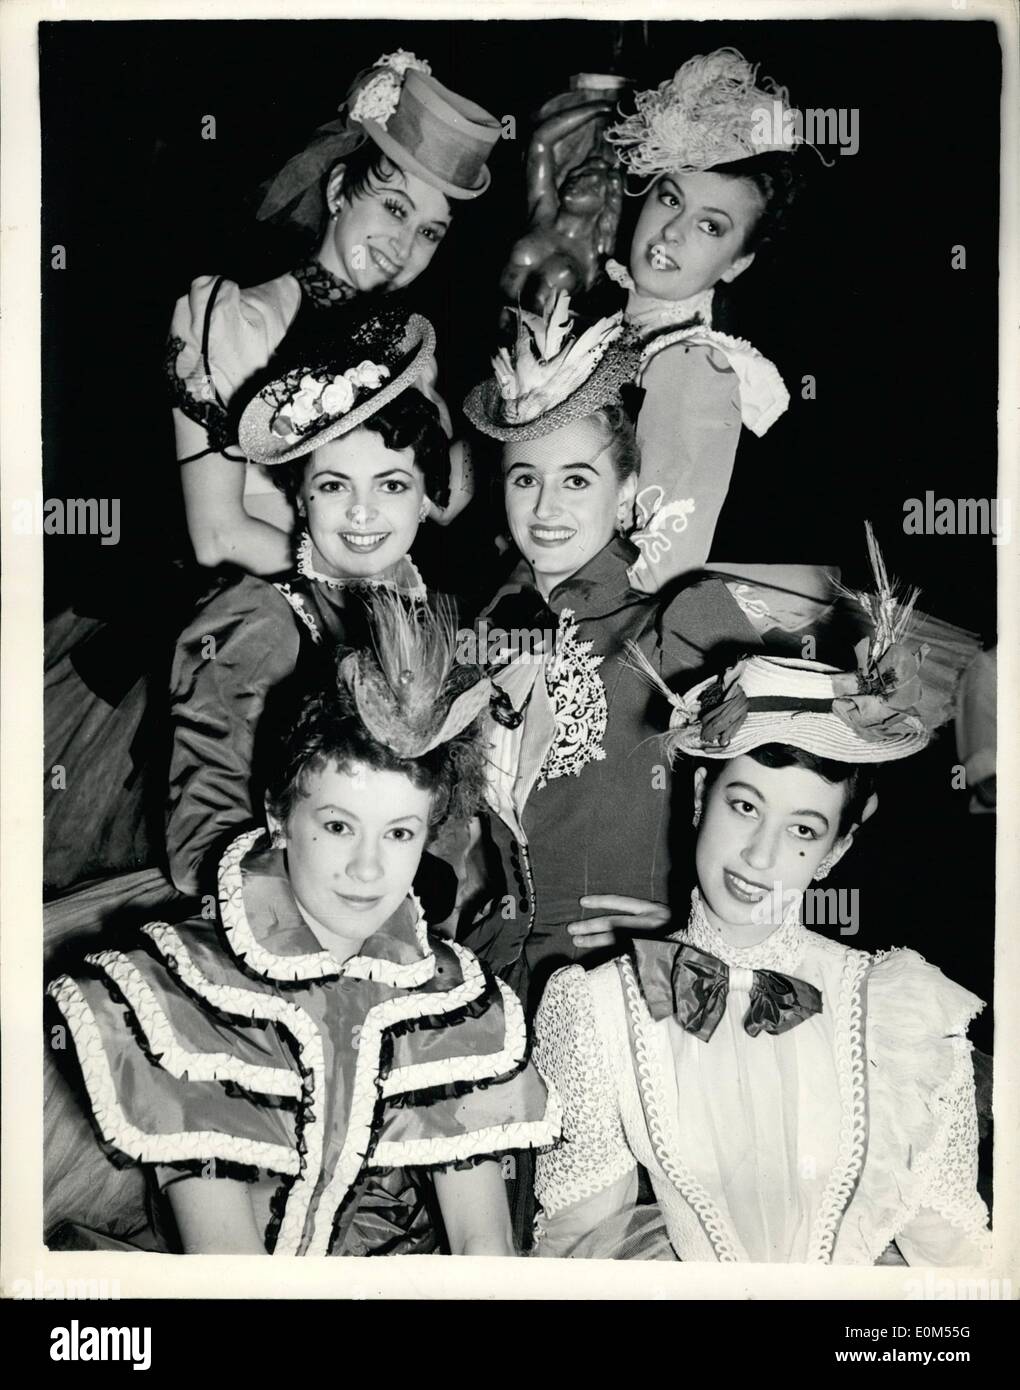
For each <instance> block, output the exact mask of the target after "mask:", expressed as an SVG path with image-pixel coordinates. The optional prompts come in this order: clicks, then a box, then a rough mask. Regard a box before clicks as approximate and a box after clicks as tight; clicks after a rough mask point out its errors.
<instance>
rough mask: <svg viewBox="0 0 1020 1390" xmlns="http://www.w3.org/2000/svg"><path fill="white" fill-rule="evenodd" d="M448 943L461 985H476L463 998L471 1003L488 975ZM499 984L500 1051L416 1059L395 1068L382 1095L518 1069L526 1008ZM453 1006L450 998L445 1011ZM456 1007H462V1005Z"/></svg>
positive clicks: (524, 1042)
mask: <svg viewBox="0 0 1020 1390" xmlns="http://www.w3.org/2000/svg"><path fill="white" fill-rule="evenodd" d="M449 944H450V948H451V950H453V951H455V952H456V953H457V956H458V958H459V959H460V962H461V969H462V971H463V972H464V985H462V986H460V988H465V987H466V986H467V984H468V983H469V981H470V983H471V985H472V986H474V992H473V993H471V994H470V995H468V996H467V997H466V999H465V1000H464V1001H463V1002H468V1000H469V999H475V998H477V997H478V995H479V994H480V993H481V991H482V989H483V988H484V985H485V976H484V974H483V972H482V969H481V966H480V965H479V964H478V962H477V960H476V959H475V958H474V956H473V955H472V953H471V952H470V951H468V950H467V949H466V948H465V947H463V946H458V945H457V944H456V942H450V943H449ZM496 983H497V985H498V986H499V992H500V994H501V996H502V999H503V1014H504V1019H505V1029H504V1034H503V1047H502V1048H501V1049H500V1050H499V1051H498V1052H483V1053H480V1054H476V1055H473V1056H469V1057H443V1058H440V1060H439V1061H436V1062H413V1063H410V1064H409V1065H408V1066H406V1067H395V1068H394V1070H393V1071H391V1072H390V1074H389V1076H388V1077H387V1078H386V1080H385V1081H384V1082H383V1085H382V1094H383V1095H384V1096H396V1095H402V1094H403V1093H404V1092H406V1091H423V1090H427V1089H428V1088H429V1087H430V1086H444V1085H447V1084H448V1083H450V1082H452V1081H488V1080H490V1079H492V1078H494V1077H498V1076H506V1075H507V1074H508V1073H509V1072H512V1071H515V1070H516V1069H517V1068H518V1067H519V1066H520V1065H521V1063H522V1062H523V1061H524V1057H525V1053H526V1052H527V1046H528V1031H527V1027H526V1025H525V1022H524V1010H523V1009H522V1008H521V1003H520V1000H519V999H518V998H517V995H516V994H515V993H514V992H513V990H512V989H510V988H509V987H508V986H507V985H505V984H504V983H503V981H502V980H497V981H496ZM454 992H455V991H451V993H454ZM450 1007H451V1005H450V1003H449V1001H448V1003H447V1006H446V1009H444V1012H448V1011H449V1010H450ZM453 1007H457V1008H459V1007H461V1005H459V1004H458V1005H455V1006H453Z"/></svg>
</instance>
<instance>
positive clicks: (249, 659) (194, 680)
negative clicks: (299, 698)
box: [166, 576, 300, 893]
mask: <svg viewBox="0 0 1020 1390" xmlns="http://www.w3.org/2000/svg"><path fill="white" fill-rule="evenodd" d="M299 646H300V638H299V635H298V630H297V626H296V621H295V619H294V616H293V614H292V611H291V609H290V607H289V606H288V604H287V601H286V599H284V597H283V596H282V595H281V594H280V593H279V591H278V590H277V589H276V588H275V587H274V586H273V585H272V584H268V583H266V582H265V581H264V580H261V579H255V578H253V577H251V576H248V577H246V578H244V579H242V580H241V581H240V582H239V583H237V584H234V585H231V587H230V588H228V589H225V590H222V591H220V592H219V593H217V594H215V595H214V596H213V598H211V599H210V600H209V601H208V602H207V603H205V604H203V606H202V607H200V608H199V610H198V612H197V614H196V615H195V617H194V618H193V619H192V621H191V623H190V624H189V625H188V627H187V628H185V630H184V632H183V633H182V634H181V638H180V640H179V642H178V643H177V650H176V654H175V656H174V662H173V669H172V673H171V680H170V705H171V720H172V728H173V735H172V737H173V746H172V751H171V759H170V797H169V805H168V811H167V823H166V830H167V854H168V857H169V862H170V872H171V877H172V878H173V881H174V883H175V885H176V886H177V888H178V889H179V890H180V891H181V892H182V893H196V892H201V891H204V887H205V884H206V881H207V880H211V876H212V875H213V874H214V872H215V863H216V859H217V857H218V853H219V851H220V850H222V849H223V847H224V846H225V844H226V843H227V841H228V840H229V839H231V838H233V836H234V835H236V834H238V833H239V832H240V831H241V830H244V829H247V828H249V827H250V826H251V825H253V824H255V823H257V822H259V821H260V820H261V815H256V812H255V810H254V808H253V807H252V804H251V790H250V783H251V775H252V764H253V759H254V750H255V734H256V730H257V728H258V723H259V719H260V717H261V715H262V713H263V710H264V708H265V704H266V699H267V697H268V695H269V693H270V691H272V690H273V689H274V688H275V687H276V686H278V685H280V684H281V683H282V682H283V681H284V680H286V679H287V677H288V676H290V675H291V674H292V672H293V671H294V668H295V666H296V664H297V659H298V651H299Z"/></svg>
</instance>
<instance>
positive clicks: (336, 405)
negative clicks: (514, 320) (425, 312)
mask: <svg viewBox="0 0 1020 1390" xmlns="http://www.w3.org/2000/svg"><path fill="white" fill-rule="evenodd" d="M435 348H436V335H435V331H434V329H433V327H432V325H431V323H429V321H428V319H426V318H422V316H421V315H420V314H408V313H407V311H406V310H401V309H397V308H389V309H382V310H380V311H379V312H378V313H377V314H375V315H373V316H372V317H370V318H367V319H365V320H364V321H363V322H362V323H361V324H360V325H359V326H358V327H357V328H356V329H355V330H354V331H353V332H351V333H349V334H348V335H347V336H346V337H345V338H344V339H343V341H342V345H341V346H340V348H339V349H338V350H337V351H336V352H335V353H333V354H332V355H330V356H329V357H324V358H320V359H318V360H316V361H310V362H303V363H297V364H295V365H294V366H293V367H292V368H291V369H290V370H288V371H286V372H285V373H283V374H282V375H281V376H279V377H277V378H276V379H275V380H273V381H271V382H269V383H268V384H267V385H265V386H263V387H262V389H261V391H259V393H258V395H257V396H254V397H253V398H252V399H251V401H249V403H248V405H247V406H246V407H245V410H244V414H243V415H242V416H241V422H240V426H239V428H238V443H239V444H240V447H241V450H242V452H243V453H244V454H245V455H246V456H247V458H248V459H249V460H250V461H251V462H252V463H261V464H266V465H273V464H278V463H289V462H290V461H291V459H296V458H300V457H301V456H302V455H303V454H308V453H311V451H312V450H313V449H318V448H320V447H321V446H322V445H323V444H328V443H329V441H330V440H332V439H337V438H339V437H340V436H341V435H344V434H349V433H350V431H351V430H354V429H357V428H358V426H359V425H361V424H363V423H364V422H365V421H366V420H367V419H369V418H370V417H371V416H372V415H374V414H375V413H376V411H378V410H381V409H382V407H383V406H384V405H387V404H388V403H389V402H390V401H392V400H394V399H395V398H396V397H397V396H399V395H400V394H401V392H403V391H406V390H407V389H408V387H410V386H413V385H414V384H415V382H416V381H418V380H420V379H421V378H422V377H423V376H425V374H426V372H427V371H428V369H429V367H430V364H431V361H432V358H433V356H434V354H435Z"/></svg>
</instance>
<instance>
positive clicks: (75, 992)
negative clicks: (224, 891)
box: [48, 924, 302, 1174]
mask: <svg viewBox="0 0 1020 1390" xmlns="http://www.w3.org/2000/svg"><path fill="white" fill-rule="evenodd" d="M206 925H207V924H206ZM149 930H151V929H149ZM167 930H169V929H167ZM86 963H87V965H88V966H89V967H91V970H92V973H91V974H90V975H84V974H83V975H81V976H80V977H77V978H72V977H71V976H70V975H62V976H60V978H58V979H56V980H54V981H53V983H52V984H51V985H50V986H49V991H48V992H49V994H50V996H51V998H52V999H53V1000H54V1002H55V1003H56V1005H57V1007H58V1009H59V1010H60V1012H61V1014H62V1015H63V1018H64V1020H65V1022H66V1024H67V1028H68V1031H69V1033H70V1038H71V1041H72V1043H73V1045H74V1048H75V1050H76V1052H77V1056H78V1061H79V1063H80V1067H81V1075H82V1080H83V1083H84V1087H85V1091H86V1096H87V1100H88V1104H89V1106H90V1107H91V1111H92V1115H93V1118H94V1120H95V1123H96V1126H97V1128H98V1130H99V1133H100V1135H101V1137H102V1140H103V1143H104V1145H105V1146H106V1147H107V1149H108V1151H109V1152H112V1154H113V1155H115V1156H117V1157H118V1158H119V1159H120V1160H121V1161H123V1160H125V1159H126V1160H130V1161H132V1162H134V1163H143V1164H153V1165H155V1164H195V1165H196V1166H198V1165H204V1164H207V1163H212V1164H214V1165H218V1164H229V1165H235V1166H239V1167H241V1168H243V1169H256V1170H260V1171H261V1172H263V1173H271V1174H295V1173H297V1172H298V1171H299V1170H300V1152H299V1144H298V1136H297V1133H296V1124H297V1121H296V1115H297V1112H298V1101H299V1100H300V1098H301V1095H302V1081H301V1076H300V1073H299V1070H298V1068H297V1065H296V1063H295V1061H294V1059H293V1057H292V1056H291V1054H290V1053H289V1051H288V1049H287V1047H286V1046H285V1044H284V1042H283V1040H282V1039H281V1037H280V1036H279V1034H278V1032H277V1030H276V1028H275V1027H273V1026H272V1025H271V1022H270V1014H269V1010H270V1008H271V1007H272V1002H271V1001H270V1002H269V1003H268V1004H267V1003H266V1001H267V998H268V996H265V995H260V994H259V993H258V992H257V991H254V990H252V991H250V992H249V991H244V990H238V991H235V993H237V995H238V998H237V999H236V1001H234V1003H233V1004H232V1005H231V1010H232V1012H234V1013H236V1015H237V1018H236V1021H234V1022H231V1021H230V1019H229V1018H228V1017H226V1016H224V1014H222V1013H220V1012H218V1011H212V1010H210V1009H209V1008H208V1007H207V1005H206V1004H205V1003H204V1001H203V1000H202V999H201V998H200V997H198V996H196V995H193V994H191V993H190V992H188V993H186V992H185V991H184V990H183V989H182V987H181V986H180V984H179V983H178V981H177V980H176V979H175V978H174V976H173V974H172V972H171V970H170V969H169V967H168V966H167V964H166V963H165V962H164V961H163V960H162V959H161V958H160V957H159V956H158V954H149V953H148V952H147V951H145V950H142V949H136V950H133V951H129V952H120V951H113V950H105V951H101V952H98V953H96V954H95V955H91V956H89V957H88V958H87V962H86ZM225 993H230V991H225V990H224V989H222V988H221V989H220V996H221V998H222V996H223V995H224V994H225ZM249 993H250V998H247V997H245V998H242V997H240V996H241V995H245V996H247V995H248V994H249ZM263 1006H265V1007H263ZM245 1014H248V1015H250V1016H251V1020H252V1021H250V1022H249V1021H245V1019H244V1015H245ZM260 1015H261V1016H260ZM267 1024H268V1025H269V1026H267Z"/></svg>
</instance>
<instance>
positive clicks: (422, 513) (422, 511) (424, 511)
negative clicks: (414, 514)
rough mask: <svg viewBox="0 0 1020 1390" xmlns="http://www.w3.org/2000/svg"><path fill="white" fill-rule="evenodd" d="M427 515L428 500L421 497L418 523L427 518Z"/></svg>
mask: <svg viewBox="0 0 1020 1390" xmlns="http://www.w3.org/2000/svg"><path fill="white" fill-rule="evenodd" d="M428 514H429V499H428V498H427V497H423V498H422V499H421V506H420V507H419V508H418V520H419V521H424V520H425V518H426V517H427V516H428Z"/></svg>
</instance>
